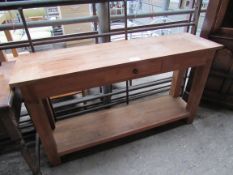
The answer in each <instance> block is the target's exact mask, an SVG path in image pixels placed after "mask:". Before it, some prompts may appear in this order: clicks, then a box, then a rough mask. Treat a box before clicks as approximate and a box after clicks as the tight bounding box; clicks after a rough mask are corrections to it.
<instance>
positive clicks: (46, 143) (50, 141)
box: [21, 88, 61, 165]
mask: <svg viewBox="0 0 233 175" xmlns="http://www.w3.org/2000/svg"><path fill="white" fill-rule="evenodd" d="M21 92H22V95H23V98H24V102H25V105H26V107H27V110H28V112H29V114H30V116H31V119H32V121H33V123H34V126H35V128H36V131H37V132H38V134H39V136H40V139H41V142H42V144H43V147H44V150H45V152H46V154H47V156H48V159H49V161H50V162H51V163H52V165H58V164H60V163H61V160H60V157H59V156H58V153H57V145H56V142H55V140H54V136H53V130H52V128H51V125H50V121H49V117H48V115H47V113H46V109H45V107H44V104H43V101H42V100H41V99H39V98H37V97H35V95H34V93H33V91H31V88H21Z"/></svg>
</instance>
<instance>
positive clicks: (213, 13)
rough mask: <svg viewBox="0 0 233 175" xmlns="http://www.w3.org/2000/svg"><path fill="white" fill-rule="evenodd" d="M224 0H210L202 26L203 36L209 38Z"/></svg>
mask: <svg viewBox="0 0 233 175" xmlns="http://www.w3.org/2000/svg"><path fill="white" fill-rule="evenodd" d="M221 2H222V0H210V1H209V5H208V8H207V13H206V17H205V20H204V23H203V26H202V31H201V37H204V38H208V37H209V34H210V33H211V32H212V31H213V29H214V26H215V22H216V19H217V15H218V12H219V8H220V5H221Z"/></svg>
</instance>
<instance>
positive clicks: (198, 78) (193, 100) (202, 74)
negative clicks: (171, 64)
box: [186, 51, 215, 123]
mask: <svg viewBox="0 0 233 175" xmlns="http://www.w3.org/2000/svg"><path fill="white" fill-rule="evenodd" d="M214 54H215V52H213V51H212V52H211V53H210V54H209V55H208V59H207V62H206V64H205V65H204V66H200V67H196V68H195V72H194V77H193V80H192V87H191V90H190V93H189V97H188V102H187V107H186V109H187V110H188V111H189V112H190V117H189V118H188V121H187V122H188V123H192V122H193V120H194V117H195V115H196V112H197V109H198V105H199V103H200V100H201V97H202V93H203V90H204V88H205V83H206V80H207V78H208V75H209V71H210V68H211V65H212V58H213V57H214Z"/></svg>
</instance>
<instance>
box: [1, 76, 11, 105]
mask: <svg viewBox="0 0 233 175" xmlns="http://www.w3.org/2000/svg"><path fill="white" fill-rule="evenodd" d="M8 83H9V81H8V80H7V79H5V78H4V76H3V75H1V74H0V108H8V107H9V106H10V102H11V97H12V92H11V90H10V87H9V85H8Z"/></svg>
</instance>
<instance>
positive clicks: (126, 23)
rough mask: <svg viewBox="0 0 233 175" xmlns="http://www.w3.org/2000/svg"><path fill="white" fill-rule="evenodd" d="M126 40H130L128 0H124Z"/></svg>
mask: <svg viewBox="0 0 233 175" xmlns="http://www.w3.org/2000/svg"><path fill="white" fill-rule="evenodd" d="M124 20H125V21H124V22H125V40H128V30H127V28H128V22H127V0H124Z"/></svg>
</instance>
